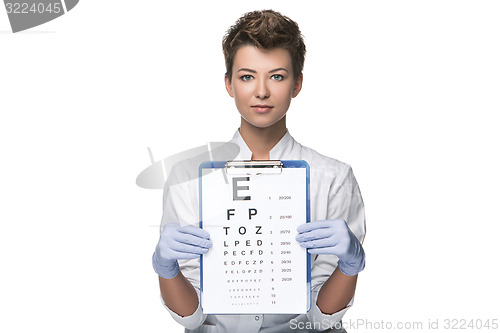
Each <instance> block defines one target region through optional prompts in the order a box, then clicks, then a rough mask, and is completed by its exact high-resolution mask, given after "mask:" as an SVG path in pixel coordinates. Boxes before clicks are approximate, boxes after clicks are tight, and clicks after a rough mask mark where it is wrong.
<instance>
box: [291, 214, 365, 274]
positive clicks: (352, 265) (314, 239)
mask: <svg viewBox="0 0 500 333" xmlns="http://www.w3.org/2000/svg"><path fill="white" fill-rule="evenodd" d="M297 231H298V232H299V234H298V235H297V237H295V239H296V240H297V241H298V242H299V243H300V246H302V247H305V248H307V249H308V250H307V251H308V252H309V253H310V254H334V255H336V256H337V257H338V258H339V263H338V267H339V269H340V270H341V272H342V273H344V274H345V275H349V276H353V275H356V274H358V273H359V272H361V271H362V270H363V268H365V252H364V250H363V246H362V245H361V243H360V242H359V240H358V239H357V238H356V236H355V235H354V234H353V233H352V232H351V230H350V229H349V227H348V226H347V223H346V222H345V221H344V220H341V219H335V220H324V221H314V222H309V223H304V224H301V225H300V226H299V227H298V228H297Z"/></svg>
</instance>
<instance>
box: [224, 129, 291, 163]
mask: <svg viewBox="0 0 500 333" xmlns="http://www.w3.org/2000/svg"><path fill="white" fill-rule="evenodd" d="M231 141H232V142H234V143H236V144H237V145H238V146H239V147H240V153H239V154H238V156H237V157H236V158H235V160H251V159H252V151H251V150H250V148H248V146H247V144H246V142H245V140H243V138H242V137H241V134H240V129H239V128H238V129H237V130H236V132H235V133H234V136H233V139H232V140H231ZM294 145H295V140H294V139H293V137H292V136H291V135H290V133H289V131H288V129H287V131H286V133H285V135H283V137H282V138H281V139H280V141H279V142H278V143H277V144H276V145H275V146H274V147H273V148H272V149H271V151H270V152H269V159H271V160H281V159H286V158H284V157H285V156H289V155H290V154H291V153H292V150H293V147H294Z"/></svg>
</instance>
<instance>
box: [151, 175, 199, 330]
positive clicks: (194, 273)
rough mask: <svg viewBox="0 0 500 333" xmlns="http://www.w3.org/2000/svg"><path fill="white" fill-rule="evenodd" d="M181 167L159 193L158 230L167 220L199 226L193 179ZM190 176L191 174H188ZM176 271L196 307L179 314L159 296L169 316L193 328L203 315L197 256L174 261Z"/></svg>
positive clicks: (195, 189)
mask: <svg viewBox="0 0 500 333" xmlns="http://www.w3.org/2000/svg"><path fill="white" fill-rule="evenodd" d="M182 172H183V170H182V168H176V167H174V168H173V169H172V172H171V173H170V175H169V180H168V181H167V183H166V184H165V188H164V192H163V215H162V220H161V227H160V231H162V230H163V228H164V227H165V225H166V224H167V223H180V225H181V226H184V225H193V226H196V227H198V226H199V218H198V209H197V205H198V199H197V187H196V186H197V182H198V180H197V179H191V180H190V178H189V177H186V175H185V174H184V175H183V174H182ZM191 178H192V177H191ZM178 262H179V267H180V271H181V272H182V274H183V275H184V276H185V277H186V279H187V280H188V281H189V282H190V283H191V284H192V285H193V287H194V288H195V290H196V293H197V295H198V308H197V309H196V311H195V312H194V313H193V314H192V315H189V316H185V317H181V316H179V315H178V314H177V313H175V312H173V311H172V310H171V309H169V308H168V307H167V305H166V304H165V302H164V301H163V299H162V298H161V296H160V299H161V301H162V303H163V305H164V306H165V308H166V309H167V310H168V312H169V313H170V315H171V316H172V318H173V319H174V320H175V321H176V322H178V323H179V324H181V325H182V326H184V327H185V328H187V329H190V330H193V329H195V328H197V327H199V326H201V325H202V323H203V322H204V321H205V319H206V317H207V315H206V314H204V313H203V312H202V310H201V307H200V259H199V258H196V259H185V260H178Z"/></svg>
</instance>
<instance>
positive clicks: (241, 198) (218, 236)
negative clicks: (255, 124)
mask: <svg viewBox="0 0 500 333" xmlns="http://www.w3.org/2000/svg"><path fill="white" fill-rule="evenodd" d="M199 171H200V178H199V180H200V227H201V228H203V229H205V230H207V231H208V232H209V233H210V238H211V240H212V243H213V246H212V248H211V249H210V250H209V251H208V253H206V254H204V255H202V257H201V269H200V274H201V277H200V282H201V307H202V309H203V312H205V313H209V314H245V313H247V314H250V313H276V314H278V313H306V312H307V311H308V310H309V308H310V298H311V294H310V280H311V279H310V255H309V254H308V253H307V251H306V249H305V248H302V247H300V245H299V243H298V242H297V241H296V240H295V236H296V235H297V226H298V225H300V224H302V223H305V222H308V221H309V165H308V164H307V163H306V162H305V161H233V162H227V163H226V162H219V161H215V162H204V163H202V164H201V165H200V170H199Z"/></svg>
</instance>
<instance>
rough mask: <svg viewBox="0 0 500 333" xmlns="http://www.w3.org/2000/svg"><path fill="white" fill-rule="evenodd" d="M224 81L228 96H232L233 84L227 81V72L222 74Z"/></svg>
mask: <svg viewBox="0 0 500 333" xmlns="http://www.w3.org/2000/svg"><path fill="white" fill-rule="evenodd" d="M224 82H225V84H226V91H227V93H228V94H229V96H231V97H233V98H234V94H233V85H232V84H231V82H230V81H229V77H228V76H227V74H224Z"/></svg>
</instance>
